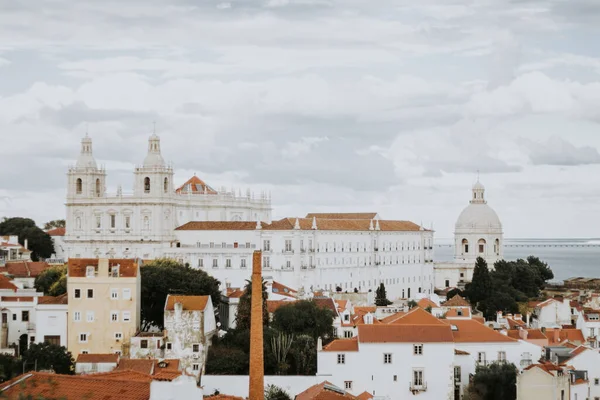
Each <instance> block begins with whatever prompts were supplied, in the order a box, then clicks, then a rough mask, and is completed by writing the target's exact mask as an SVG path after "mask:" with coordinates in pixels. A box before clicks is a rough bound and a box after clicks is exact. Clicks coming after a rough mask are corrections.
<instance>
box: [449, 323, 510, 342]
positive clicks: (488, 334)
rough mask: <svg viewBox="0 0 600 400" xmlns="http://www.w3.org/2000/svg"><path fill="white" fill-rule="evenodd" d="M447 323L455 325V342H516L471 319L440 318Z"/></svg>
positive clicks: (453, 333) (453, 332)
mask: <svg viewBox="0 0 600 400" xmlns="http://www.w3.org/2000/svg"><path fill="white" fill-rule="evenodd" d="M441 321H444V323H446V324H448V325H454V326H456V328H457V330H453V331H452V335H453V336H454V341H455V342H457V343H500V342H516V340H515V339H513V338H511V337H508V336H506V335H503V334H501V333H500V332H497V331H495V330H493V329H491V328H488V327H487V326H485V325H482V324H481V323H479V322H477V321H473V320H471V319H453V320H441Z"/></svg>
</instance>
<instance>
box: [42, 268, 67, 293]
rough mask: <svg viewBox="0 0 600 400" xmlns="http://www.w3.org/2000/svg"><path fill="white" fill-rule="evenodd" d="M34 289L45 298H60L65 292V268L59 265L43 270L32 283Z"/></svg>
mask: <svg viewBox="0 0 600 400" xmlns="http://www.w3.org/2000/svg"><path fill="white" fill-rule="evenodd" d="M34 286H35V289H36V290H37V291H38V292H42V293H44V294H45V295H47V296H60V295H61V294H64V293H66V292H67V266H66V265H61V266H56V267H51V268H48V269H46V270H44V271H43V272H42V273H41V274H40V275H39V276H38V277H37V278H35V282H34Z"/></svg>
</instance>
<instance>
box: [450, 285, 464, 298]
mask: <svg viewBox="0 0 600 400" xmlns="http://www.w3.org/2000/svg"><path fill="white" fill-rule="evenodd" d="M456 295H459V296H460V297H465V294H464V292H463V291H462V290H460V289H459V288H454V289H451V290H449V291H448V293H446V298H447V299H448V300H450V299H451V298H453V297H454V296H456Z"/></svg>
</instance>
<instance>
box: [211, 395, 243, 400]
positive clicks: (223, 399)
mask: <svg viewBox="0 0 600 400" xmlns="http://www.w3.org/2000/svg"><path fill="white" fill-rule="evenodd" d="M204 399H205V400H245V399H244V398H243V397H236V396H230V395H228V394H215V395H212V396H204Z"/></svg>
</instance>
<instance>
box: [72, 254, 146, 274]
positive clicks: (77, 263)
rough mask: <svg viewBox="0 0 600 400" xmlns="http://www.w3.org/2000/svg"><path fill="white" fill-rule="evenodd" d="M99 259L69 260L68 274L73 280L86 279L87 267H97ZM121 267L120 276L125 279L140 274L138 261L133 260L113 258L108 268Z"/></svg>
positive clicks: (109, 261)
mask: <svg viewBox="0 0 600 400" xmlns="http://www.w3.org/2000/svg"><path fill="white" fill-rule="evenodd" d="M98 262H99V259H98V258H69V266H68V274H69V277H71V278H73V277H75V278H84V277H85V273H86V268H87V267H91V266H94V267H97V266H98ZM116 265H119V276H121V277H124V278H132V277H136V276H137V273H138V260H136V259H131V258H111V259H110V260H108V266H109V268H110V267H113V266H116Z"/></svg>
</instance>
